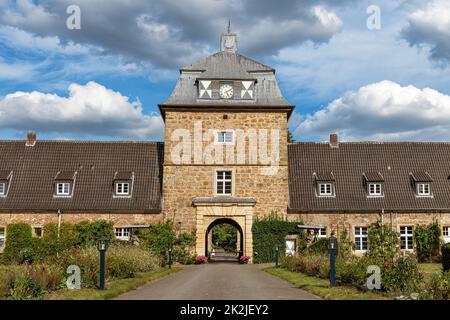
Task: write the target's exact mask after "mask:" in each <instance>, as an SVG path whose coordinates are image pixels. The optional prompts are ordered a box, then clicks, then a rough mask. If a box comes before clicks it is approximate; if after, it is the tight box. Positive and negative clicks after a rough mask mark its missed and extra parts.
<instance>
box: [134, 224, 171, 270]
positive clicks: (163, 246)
mask: <svg viewBox="0 0 450 320" xmlns="http://www.w3.org/2000/svg"><path fill="white" fill-rule="evenodd" d="M139 237H140V238H141V239H142V245H143V246H144V247H145V248H148V249H150V251H151V252H152V253H154V254H156V255H157V256H158V257H160V259H161V262H162V263H163V264H164V263H166V262H167V248H168V245H169V243H172V244H173V243H174V242H175V239H176V237H175V232H174V230H173V228H172V224H171V223H160V224H153V225H150V228H146V229H141V230H139Z"/></svg>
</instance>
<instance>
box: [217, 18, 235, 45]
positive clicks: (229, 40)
mask: <svg viewBox="0 0 450 320" xmlns="http://www.w3.org/2000/svg"><path fill="white" fill-rule="evenodd" d="M220 50H221V51H227V52H233V53H235V52H237V35H236V33H231V21H230V19H228V26H227V31H226V32H223V33H222V36H221V37H220Z"/></svg>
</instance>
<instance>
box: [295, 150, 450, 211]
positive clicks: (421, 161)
mask: <svg viewBox="0 0 450 320" xmlns="http://www.w3.org/2000/svg"><path fill="white" fill-rule="evenodd" d="M288 155H289V212H307V211H317V212H327V211H330V210H331V211H348V212H352V211H357V212H358V211H359V212H364V211H378V212H380V211H381V210H382V209H384V210H393V211H398V212H402V211H404V212H415V211H421V212H428V211H430V212H431V211H433V212H434V211H450V180H449V178H450V177H449V175H450V143H424V142H423V143H421V142H417V143H416V142H390V143H376V142H340V143H339V147H338V148H331V147H330V145H329V143H313V142H301V143H293V144H289V146H288ZM314 172H333V176H334V178H335V182H334V184H335V192H336V195H335V197H317V196H316V194H315V189H314V176H313V174H314ZM370 172H372V173H379V175H381V176H382V177H383V180H384V182H383V191H384V197H367V191H366V188H365V184H364V180H365V178H364V176H363V174H364V173H365V174H366V175H369V176H370V179H372V180H373V179H375V178H376V176H374V175H373V174H370ZM411 173H413V175H414V176H415V177H416V178H417V179H419V180H424V179H425V178H427V179H428V180H426V181H431V180H432V182H430V183H431V192H432V195H433V196H432V197H416V194H415V190H414V183H413V179H412V175H411Z"/></svg>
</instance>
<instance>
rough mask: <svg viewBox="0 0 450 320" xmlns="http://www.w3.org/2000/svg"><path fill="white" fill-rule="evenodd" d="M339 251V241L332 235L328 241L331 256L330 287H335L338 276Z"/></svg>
mask: <svg viewBox="0 0 450 320" xmlns="http://www.w3.org/2000/svg"><path fill="white" fill-rule="evenodd" d="M337 250H338V241H337V239H336V237H335V236H334V234H333V233H332V234H331V236H330V238H329V239H328V253H329V254H330V287H331V288H333V287H334V282H335V275H336V269H335V264H336V253H337Z"/></svg>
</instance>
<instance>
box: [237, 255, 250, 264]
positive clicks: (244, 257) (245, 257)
mask: <svg viewBox="0 0 450 320" xmlns="http://www.w3.org/2000/svg"><path fill="white" fill-rule="evenodd" d="M249 260H250V257H249V256H241V257H240V258H239V263H241V264H246V263H248V261H249Z"/></svg>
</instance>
